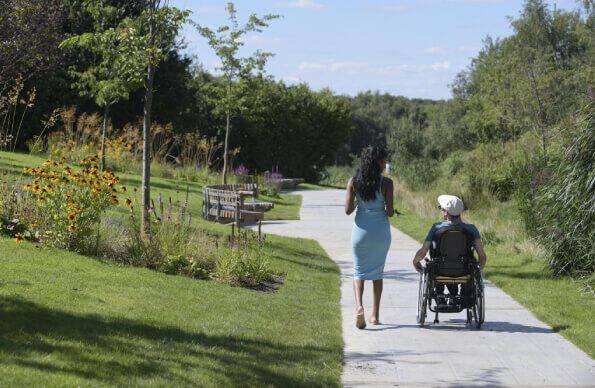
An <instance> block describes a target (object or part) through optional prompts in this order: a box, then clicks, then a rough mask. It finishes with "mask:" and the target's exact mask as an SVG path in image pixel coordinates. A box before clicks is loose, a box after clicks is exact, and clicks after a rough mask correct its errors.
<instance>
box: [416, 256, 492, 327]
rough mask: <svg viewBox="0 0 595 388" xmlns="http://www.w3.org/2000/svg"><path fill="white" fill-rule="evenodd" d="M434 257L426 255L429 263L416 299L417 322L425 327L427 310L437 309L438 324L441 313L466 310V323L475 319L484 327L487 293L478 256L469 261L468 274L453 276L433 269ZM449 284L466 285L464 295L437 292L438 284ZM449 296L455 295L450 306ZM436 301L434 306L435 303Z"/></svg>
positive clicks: (478, 324) (435, 321) (479, 325)
mask: <svg viewBox="0 0 595 388" xmlns="http://www.w3.org/2000/svg"><path fill="white" fill-rule="evenodd" d="M434 264H435V263H434V260H432V259H427V258H426V265H425V266H423V270H422V272H421V273H420V277H419V293H418V299H417V323H418V324H419V325H420V326H423V325H424V323H425V320H426V315H427V310H430V311H431V312H434V313H435V314H436V317H435V318H434V323H439V322H440V321H439V319H438V314H439V313H460V312H461V311H463V310H467V311H466V312H467V324H468V325H469V324H471V323H472V319H473V320H475V327H476V328H477V329H480V328H481V325H482V324H483V322H484V319H485V294H484V284H483V278H482V276H481V269H480V268H479V263H477V261H476V260H475V259H470V260H469V271H468V274H467V275H465V276H458V277H451V276H439V275H436V274H435V273H434V272H435V271H434V268H435V265H434ZM446 284H457V285H459V284H461V285H464V286H465V294H466V295H463V292H461V295H456V296H446V295H445V294H440V293H438V292H437V291H436V286H440V287H442V286H443V285H446ZM447 298H452V299H453V301H454V303H453V304H451V305H448V304H447V303H446V299H447ZM432 302H434V306H432Z"/></svg>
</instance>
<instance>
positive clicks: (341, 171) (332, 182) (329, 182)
mask: <svg viewBox="0 0 595 388" xmlns="http://www.w3.org/2000/svg"><path fill="white" fill-rule="evenodd" d="M354 175H355V167H351V166H328V167H326V168H325V169H324V170H322V171H321V173H320V176H319V178H318V184H320V185H322V186H332V187H340V188H344V187H347V182H348V181H349V179H350V178H351V177H353V176H354Z"/></svg>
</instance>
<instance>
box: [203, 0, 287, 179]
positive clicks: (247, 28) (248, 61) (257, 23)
mask: <svg viewBox="0 0 595 388" xmlns="http://www.w3.org/2000/svg"><path fill="white" fill-rule="evenodd" d="M227 12H228V13H229V21H230V25H229V26H221V27H219V28H218V29H217V30H216V31H213V30H211V29H210V28H208V27H205V26H200V25H197V28H198V31H199V33H200V34H201V35H202V36H204V37H205V38H207V39H208V42H209V45H210V46H211V48H212V49H213V50H214V51H215V54H217V56H218V57H219V60H220V61H221V66H220V67H219V70H221V72H222V73H223V74H222V76H223V78H224V81H225V91H224V93H223V95H222V96H221V97H222V98H221V104H220V105H222V107H223V110H224V111H225V142H224V149H223V173H222V175H223V184H226V183H227V170H228V169H229V155H228V152H229V136H230V132H231V117H232V115H233V114H234V113H235V112H236V111H237V110H239V109H240V108H241V106H240V98H241V95H242V91H241V88H240V87H239V86H241V83H240V82H238V81H240V80H242V79H244V78H246V77H248V76H250V75H252V74H253V73H254V72H257V73H259V74H262V73H263V71H264V66H265V64H266V61H267V59H268V58H269V57H271V56H272V55H273V54H271V53H268V52H262V51H260V50H257V51H256V52H255V53H253V54H252V56H248V57H240V56H239V53H238V51H239V49H240V48H241V47H242V46H243V45H244V43H243V41H242V38H243V37H244V36H245V35H246V34H247V33H249V32H262V30H263V28H265V27H268V23H267V22H268V21H269V20H273V19H276V18H278V17H279V15H271V14H268V15H264V16H263V17H262V18H259V17H257V16H256V15H255V14H251V15H250V17H249V18H248V21H247V22H246V24H245V25H244V26H242V27H240V26H239V24H238V18H237V14H236V9H235V6H234V5H233V3H227Z"/></svg>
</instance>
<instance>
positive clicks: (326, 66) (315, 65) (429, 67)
mask: <svg viewBox="0 0 595 388" xmlns="http://www.w3.org/2000/svg"><path fill="white" fill-rule="evenodd" d="M449 69H450V62H449V61H443V62H436V63H431V64H407V63H403V64H399V65H385V66H381V65H375V64H370V63H366V62H344V61H323V62H301V63H300V65H299V70H301V71H313V72H325V73H336V74H342V75H369V76H378V77H384V76H392V75H395V74H403V73H423V72H430V71H431V72H441V71H447V70H449Z"/></svg>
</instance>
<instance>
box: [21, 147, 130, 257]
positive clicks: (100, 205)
mask: <svg viewBox="0 0 595 388" xmlns="http://www.w3.org/2000/svg"><path fill="white" fill-rule="evenodd" d="M64 162H65V159H63V160H62V161H60V162H55V161H52V160H48V161H46V162H44V163H43V166H42V167H27V168H25V169H24V172H25V173H26V174H27V175H29V176H30V177H31V179H32V181H31V182H30V183H27V184H26V185H25V186H24V187H23V189H24V190H25V191H26V192H28V193H29V194H30V196H31V197H30V198H31V199H32V200H34V201H35V202H34V203H35V204H36V206H37V207H38V209H39V211H40V212H42V213H44V215H45V216H44V218H43V220H42V222H41V224H40V225H39V226H38V228H39V229H40V232H41V239H42V240H43V241H45V242H47V243H49V244H51V245H54V246H58V247H63V248H67V249H71V250H76V251H84V250H86V249H88V248H89V247H90V246H91V245H92V238H91V237H92V235H93V233H94V230H95V228H96V227H97V225H98V224H99V221H100V219H101V215H102V214H103V213H104V212H105V210H107V209H108V208H109V207H110V206H114V205H118V204H119V199H118V196H117V195H116V193H117V192H118V191H121V192H124V191H126V188H125V187H124V186H119V182H120V179H119V178H118V177H117V176H116V175H114V174H113V173H112V172H110V171H104V172H100V171H99V169H98V168H97V164H96V158H91V159H89V160H86V159H84V160H82V161H80V164H81V165H82V166H83V167H82V168H81V169H80V170H79V169H75V168H72V167H70V166H65V164H64ZM118 189H119V190H118Z"/></svg>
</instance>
